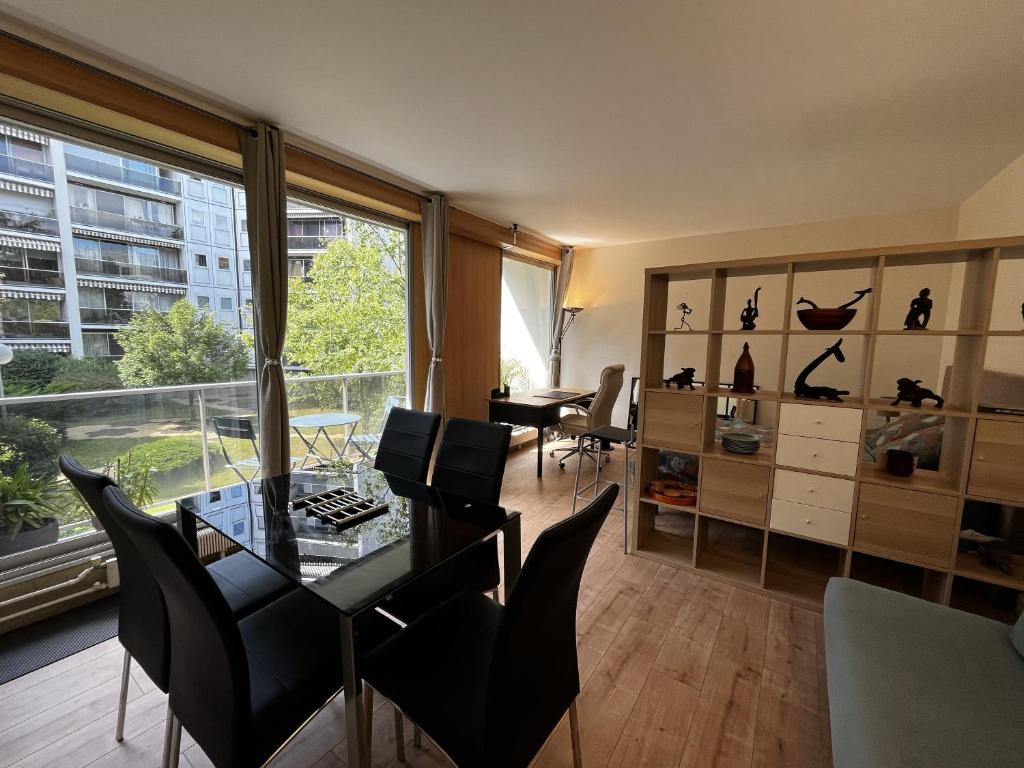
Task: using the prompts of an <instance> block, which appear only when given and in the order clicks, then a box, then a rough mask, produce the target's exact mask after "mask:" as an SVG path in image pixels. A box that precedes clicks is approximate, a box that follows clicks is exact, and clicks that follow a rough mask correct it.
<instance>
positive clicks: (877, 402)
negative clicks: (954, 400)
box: [867, 397, 971, 418]
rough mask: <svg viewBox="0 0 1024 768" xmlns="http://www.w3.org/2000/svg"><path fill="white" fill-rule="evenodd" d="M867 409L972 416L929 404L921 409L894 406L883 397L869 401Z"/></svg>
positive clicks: (951, 407)
mask: <svg viewBox="0 0 1024 768" xmlns="http://www.w3.org/2000/svg"><path fill="white" fill-rule="evenodd" d="M867 407H868V408H870V409H871V410H873V411H897V412H899V413H925V414H928V415H930V416H960V417H963V418H967V417H969V416H970V415H971V412H970V411H968V410H964V409H962V408H956V407H954V406H949V405H947V406H943V407H942V408H936V407H935V406H934V405H932V404H931V403H930V401H929V402H927V403H925V404H924V405H922V406H921V407H920V408H915V407H914V406H912V405H907V404H906V403H901V404H900V405H893V404H892V400H886V399H884V398H881V397H873V398H871V399H870V400H868V403H867Z"/></svg>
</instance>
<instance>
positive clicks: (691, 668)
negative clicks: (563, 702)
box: [0, 449, 832, 768]
mask: <svg viewBox="0 0 1024 768" xmlns="http://www.w3.org/2000/svg"><path fill="white" fill-rule="evenodd" d="M621 460H622V459H621V451H619V452H616V453H615V459H614V461H613V463H612V464H611V465H610V473H609V475H607V476H608V477H611V478H617V477H621V476H622V474H621V473H622V464H621ZM574 467H575V463H574V461H571V462H570V464H569V466H568V468H567V471H566V472H565V473H560V472H559V470H558V465H557V463H556V462H555V460H554V459H550V458H547V456H545V475H544V478H543V479H542V480H538V479H537V478H536V476H535V454H534V453H533V452H532V451H531V450H529V449H524V450H523V451H521V452H513V455H512V457H511V458H510V459H509V465H508V469H507V472H506V476H505V485H504V494H503V497H502V501H503V503H504V504H506V505H507V506H510V507H514V508H517V509H520V510H521V511H522V512H523V516H524V519H523V552H524V554H525V553H526V552H527V551H528V549H529V546H530V545H531V544H532V542H533V541H534V539H535V538H536V536H537V534H538V533H540V531H541V530H543V529H544V528H545V527H546V526H548V525H549V524H551V523H553V522H555V521H557V520H561V519H563V518H564V517H565V516H566V514H568V512H569V508H570V504H571V494H572V472H571V471H570V470H572V469H573V468H574ZM577 631H578V635H579V663H580V675H581V681H582V682H583V692H582V694H581V696H580V699H579V712H580V729H581V733H582V740H583V761H584V766H586V768H600V767H601V766H616V767H617V768H618V767H620V766H630V767H638V766H666V767H668V766H673V767H674V766H684V767H685V768H708V767H710V766H744V767H746V766H756V767H757V768H764V767H765V766H779V767H783V766H784V767H785V768H800V767H801V766H807V767H808V768H815V767H818V766H821V767H822V768H824V767H825V766H830V765H831V764H832V761H831V752H830V745H829V726H828V704H827V701H826V692H825V670H824V657H823V642H822V630H821V616H820V615H819V614H816V613H814V612H811V611H807V610H804V609H801V608H796V607H793V606H791V605H788V604H786V603H782V602H778V601H775V600H771V599H769V598H768V597H766V596H764V595H762V594H757V593H754V592H750V591H746V590H743V589H738V588H733V587H730V586H728V585H725V584H723V583H721V582H716V581H711V580H708V579H705V578H703V577H700V576H695V575H693V574H690V573H685V572H682V571H677V570H675V569H673V568H671V567H669V566H666V565H659V564H657V563H653V562H651V561H649V560H644V559H641V558H638V557H632V556H626V555H624V554H623V553H622V515H621V513H619V512H613V513H612V515H611V516H610V517H609V519H608V522H607V524H606V525H605V527H604V529H603V530H602V532H601V535H600V537H599V538H598V540H597V544H596V545H595V547H594V550H593V553H592V554H591V556H590V560H589V562H588V565H587V569H586V572H585V574H584V577H583V585H582V589H581V591H580V599H579V609H578V626H577ZM121 660H122V651H121V648H120V646H119V645H118V644H117V640H116V639H115V640H111V641H109V642H106V643H103V644H101V645H98V646H96V647H94V648H91V649H89V650H86V651H82V652H81V653H79V654H76V655H75V656H72V657H69V658H67V659H64V660H63V661H60V662H58V663H56V664H52V665H50V666H48V667H45V668H43V669H40V670H37V671H36V672H33V673H31V674H29V675H26V676H25V677H22V678H19V679H17V680H14V681H12V682H9V683H7V684H5V685H3V686H0V768H6V767H7V766H16V767H17V768H29V766H33V767H34V766H39V767H43V766H46V767H48V768H52V767H54V766H57V767H59V768H78V767H79V766H93V767H94V768H95V767H98V766H132V767H133V768H148V767H150V766H154V767H155V766H158V765H159V762H160V759H159V756H160V747H161V743H162V739H163V720H164V713H165V697H164V696H163V694H161V693H160V692H159V691H157V690H155V689H154V687H153V685H152V684H151V683H150V682H149V680H148V679H146V677H145V676H144V675H143V674H142V673H141V672H140V671H138V670H136V671H135V673H134V674H133V679H132V684H131V693H130V701H129V704H128V717H127V725H126V730H125V740H124V742H123V743H121V744H118V743H117V742H115V741H114V717H115V705H116V698H117V690H118V681H119V675H120V670H121ZM343 722H344V719H343V706H342V704H341V702H340V701H338V702H336V704H335V705H334V706H332V707H331V708H329V709H328V710H327V711H325V712H324V713H322V714H321V715H319V716H318V717H317V718H316V720H314V721H313V723H311V724H310V726H309V727H307V728H306V729H305V730H304V731H303V732H302V733H301V734H300V735H299V736H298V737H297V738H296V739H295V741H293V742H292V743H291V744H290V745H289V746H288V748H287V749H286V750H285V751H284V752H282V754H281V755H280V756H279V757H278V758H277V760H275V761H274V763H273V766H275V767H276V768H284V767H285V766H294V767H300V766H314V767H315V768H337V767H338V766H345V765H346V759H345V757H346V745H345V742H344V726H343ZM393 733H394V731H393V728H392V724H391V715H390V710H389V709H386V708H385V704H384V703H383V702H381V701H380V698H379V697H378V701H377V709H376V712H375V716H374V745H373V764H374V766H397V765H398V763H397V762H396V761H395V758H394V754H395V752H394V743H393ZM405 733H406V735H407V737H409V739H410V744H409V745H408V746H407V747H406V758H407V764H408V765H410V766H445V765H447V764H448V763H447V761H446V760H445V759H444V758H443V757H442V756H441V755H440V754H439V752H438V751H437V749H436V748H434V747H432V746H431V745H430V744H429V743H428V741H426V740H424V742H423V743H424V748H423V749H416V748H414V747H413V746H412V745H411V737H412V728H411V727H408V726H407V727H406V729H405ZM182 746H183V749H184V752H183V758H182V761H181V764H182V765H183V766H193V767H194V768H198V767H199V766H209V765H210V762H209V760H208V759H207V758H206V756H205V755H204V754H203V753H202V751H201V750H200V749H199V747H198V746H196V745H195V743H194V742H193V741H192V740H191V739H190V738H189V737H188V735H187V734H183V735H182ZM571 765H572V757H571V752H570V746H569V728H568V722H567V720H566V721H563V722H562V723H561V724H560V725H559V726H558V728H557V729H556V730H555V731H554V733H553V734H552V736H551V738H550V739H549V740H548V743H547V744H546V745H545V746H544V748H543V749H542V750H541V752H540V754H539V755H538V756H537V759H536V760H535V761H534V766H536V768H542V767H543V768H550V767H552V766H571Z"/></svg>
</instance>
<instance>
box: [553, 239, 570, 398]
mask: <svg viewBox="0 0 1024 768" xmlns="http://www.w3.org/2000/svg"><path fill="white" fill-rule="evenodd" d="M575 253H576V251H575V249H573V248H563V249H562V263H561V264H560V265H559V267H558V270H557V274H556V277H555V280H556V285H555V295H554V296H552V297H551V299H552V301H551V304H552V306H551V356H550V357H549V358H548V386H549V387H557V386H559V385H560V384H561V383H562V339H561V336H562V320H563V317H564V315H563V313H562V307H563V306H565V295H566V293H568V291H569V279H570V278H571V277H572V260H573V256H575Z"/></svg>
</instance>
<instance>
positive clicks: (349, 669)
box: [339, 615, 370, 768]
mask: <svg viewBox="0 0 1024 768" xmlns="http://www.w3.org/2000/svg"><path fill="white" fill-rule="evenodd" d="M339 623H340V628H341V679H342V683H343V684H344V686H345V691H344V695H345V737H346V739H347V741H348V764H349V766H352V767H353V768H367V766H369V764H370V761H369V755H368V750H367V749H366V743H365V736H366V713H365V712H364V711H363V694H362V683H363V681H362V680H361V679H360V678H359V671H358V667H357V666H356V639H355V629H354V627H353V626H352V618H351V617H349V616H345V615H341V616H340V617H339Z"/></svg>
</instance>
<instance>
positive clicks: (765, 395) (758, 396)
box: [705, 389, 779, 400]
mask: <svg viewBox="0 0 1024 768" xmlns="http://www.w3.org/2000/svg"><path fill="white" fill-rule="evenodd" d="M705 394H706V395H707V396H708V397H733V398H743V399H744V400H778V399H779V393H778V392H769V391H767V390H763V389H759V390H757V391H756V392H750V393H747V392H732V391H731V390H728V389H708V390H706V391H705Z"/></svg>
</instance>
